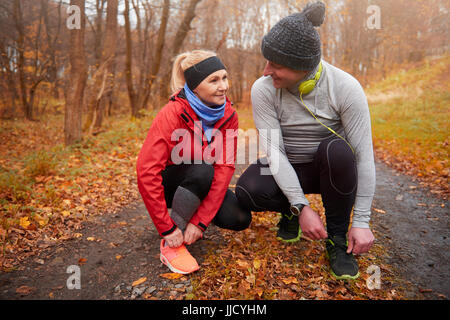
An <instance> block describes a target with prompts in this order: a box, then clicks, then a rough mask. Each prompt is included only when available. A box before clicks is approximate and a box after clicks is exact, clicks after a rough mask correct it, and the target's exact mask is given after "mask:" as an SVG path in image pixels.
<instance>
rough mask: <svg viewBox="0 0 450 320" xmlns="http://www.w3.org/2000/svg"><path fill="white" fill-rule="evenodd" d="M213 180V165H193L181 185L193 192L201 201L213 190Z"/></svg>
mask: <svg viewBox="0 0 450 320" xmlns="http://www.w3.org/2000/svg"><path fill="white" fill-rule="evenodd" d="M213 179H214V167H213V166H212V165H209V164H205V163H202V164H193V165H191V167H190V168H189V172H188V173H187V174H186V177H185V178H184V180H183V181H182V182H181V184H180V185H181V186H182V187H183V188H186V189H188V190H189V191H191V192H193V193H194V194H195V195H197V196H198V197H199V198H200V199H204V198H205V197H206V195H207V194H208V192H209V189H210V188H211V184H212V181H213Z"/></svg>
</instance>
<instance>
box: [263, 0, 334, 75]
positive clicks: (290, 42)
mask: <svg viewBox="0 0 450 320" xmlns="http://www.w3.org/2000/svg"><path fill="white" fill-rule="evenodd" d="M324 19H325V4H324V3H323V2H321V1H318V2H315V3H308V4H307V5H306V7H305V8H304V9H303V11H302V12H300V13H295V14H292V15H290V16H287V17H285V18H283V19H282V20H280V21H279V22H278V23H277V24H276V25H274V26H273V28H272V29H270V31H269V33H267V34H266V35H265V36H264V38H263V40H262V44H261V51H262V54H263V56H264V57H265V58H266V59H267V60H269V61H272V62H274V63H277V64H281V65H283V66H286V67H289V68H291V69H294V70H306V71H310V70H313V69H314V68H315V67H316V66H317V65H318V64H319V62H320V58H321V54H322V51H321V43H320V36H319V33H318V32H317V30H316V29H315V27H319V26H320V25H321V24H322V23H323V20H324Z"/></svg>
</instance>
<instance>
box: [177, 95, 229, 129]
mask: <svg viewBox="0 0 450 320" xmlns="http://www.w3.org/2000/svg"><path fill="white" fill-rule="evenodd" d="M170 100H171V101H178V102H180V103H181V105H182V110H181V112H179V113H180V114H179V116H180V117H181V118H182V119H183V122H185V123H186V124H187V125H188V126H189V127H190V128H191V129H192V130H194V122H199V121H200V119H199V118H198V116H197V114H196V113H195V111H194V110H193V109H192V108H191V106H190V105H189V102H188V101H187V99H186V95H185V93H184V89H181V90H180V91H179V92H178V93H175V94H174V95H173V96H172V97H171V98H170ZM226 101H227V104H226V105H225V113H224V116H223V117H222V118H221V119H220V120H219V121H217V122H216V123H215V124H214V129H220V128H221V127H222V126H223V125H224V124H225V123H226V122H228V121H229V120H231V118H232V117H233V116H234V113H235V111H233V109H232V108H231V106H232V103H231V101H230V100H229V99H228V97H227V98H226ZM199 127H200V128H197V130H199V129H201V130H202V131H201V132H202V133H203V129H202V128H201V126H199Z"/></svg>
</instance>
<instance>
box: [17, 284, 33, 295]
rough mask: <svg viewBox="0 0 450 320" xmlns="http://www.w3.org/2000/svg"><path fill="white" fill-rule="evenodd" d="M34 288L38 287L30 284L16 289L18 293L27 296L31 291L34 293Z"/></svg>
mask: <svg viewBox="0 0 450 320" xmlns="http://www.w3.org/2000/svg"><path fill="white" fill-rule="evenodd" d="M34 290H36V288H33V287H28V286H21V287H19V288H17V289H16V293H18V294H20V295H24V296H27V295H29V294H30V293H32V292H33V291H34Z"/></svg>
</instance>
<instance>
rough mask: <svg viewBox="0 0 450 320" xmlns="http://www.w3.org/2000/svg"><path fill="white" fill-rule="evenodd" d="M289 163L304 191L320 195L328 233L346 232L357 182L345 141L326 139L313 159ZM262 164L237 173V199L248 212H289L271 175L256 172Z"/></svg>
mask: <svg viewBox="0 0 450 320" xmlns="http://www.w3.org/2000/svg"><path fill="white" fill-rule="evenodd" d="M264 163H267V161H264ZM292 166H293V168H294V170H295V173H296V174H297V177H298V179H299V181H300V185H301V187H302V189H303V192H304V193H305V194H310V193H318V194H321V195H322V202H323V205H324V207H325V215H326V222H327V231H328V234H329V235H331V236H335V235H346V233H347V231H348V226H349V223H350V213H351V211H352V207H353V204H354V202H355V195H356V184H357V173H356V161H355V157H354V155H353V153H352V151H351V149H350V147H349V146H348V145H347V143H346V142H344V141H343V140H341V139H339V138H335V137H333V138H328V139H327V140H324V141H323V142H322V143H321V144H320V145H319V147H318V149H317V152H316V154H315V156H314V160H313V162H311V163H305V164H292ZM263 167H265V168H268V165H267V164H266V165H264V164H262V163H261V161H260V160H258V161H257V162H256V163H253V164H252V165H250V166H249V167H248V168H247V170H246V171H245V172H244V173H243V174H242V175H241V177H240V178H239V180H238V182H237V184H236V191H235V192H236V196H237V198H238V200H239V202H240V203H241V204H242V206H244V207H245V208H247V209H248V210H251V211H266V210H268V211H276V212H282V213H285V214H289V213H290V210H289V208H290V204H289V201H288V199H287V198H286V196H285V195H284V194H283V192H282V191H281V189H280V188H279V187H278V185H277V183H276V182H275V179H274V178H273V176H271V175H261V174H260V172H261V168H263Z"/></svg>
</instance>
